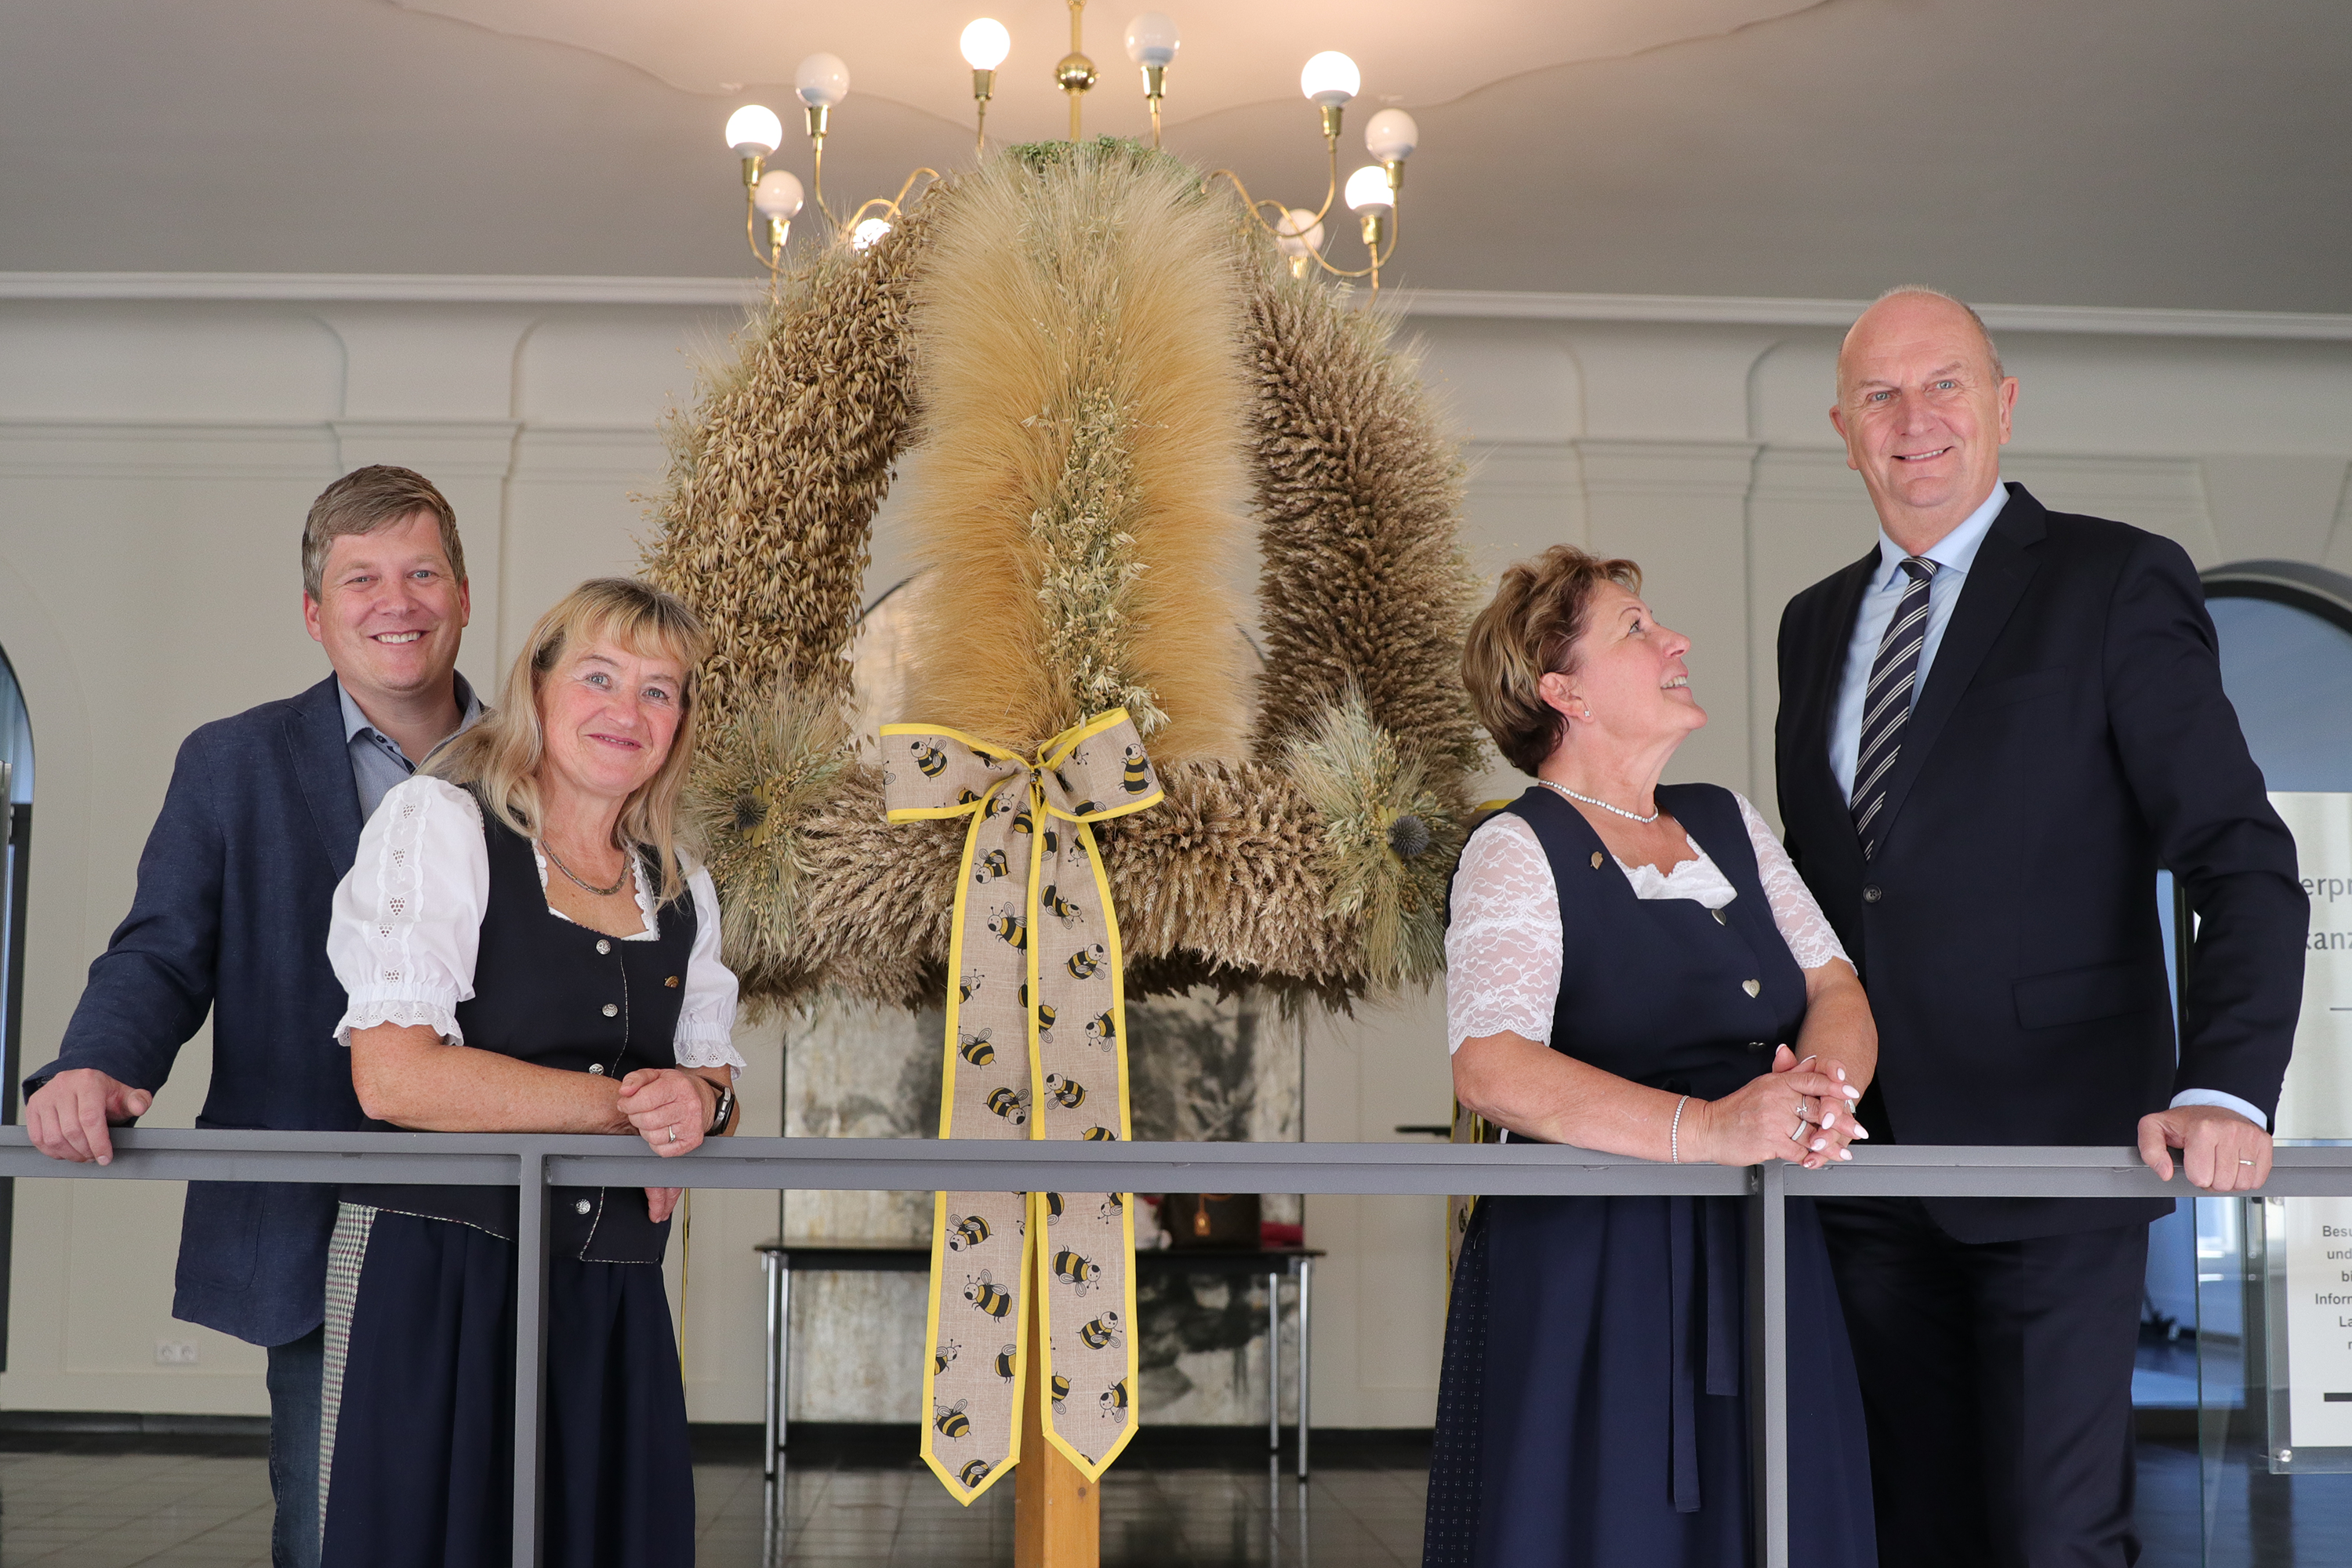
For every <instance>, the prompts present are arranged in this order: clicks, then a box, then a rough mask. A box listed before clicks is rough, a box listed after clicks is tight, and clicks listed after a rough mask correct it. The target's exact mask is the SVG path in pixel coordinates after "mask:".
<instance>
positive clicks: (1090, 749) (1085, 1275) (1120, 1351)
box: [881, 708, 1161, 1503]
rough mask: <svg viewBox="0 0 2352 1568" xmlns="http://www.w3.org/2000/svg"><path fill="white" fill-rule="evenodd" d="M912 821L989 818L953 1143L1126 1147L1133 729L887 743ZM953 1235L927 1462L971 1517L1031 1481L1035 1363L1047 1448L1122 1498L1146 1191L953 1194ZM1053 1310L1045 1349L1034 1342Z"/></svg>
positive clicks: (958, 973)
mask: <svg viewBox="0 0 2352 1568" xmlns="http://www.w3.org/2000/svg"><path fill="white" fill-rule="evenodd" d="M881 745H882V758H883V790H884V798H885V801H886V803H887V805H888V808H889V816H890V820H891V821H893V822H909V821H914V820H917V819H919V818H924V817H943V816H970V817H971V829H970V831H969V832H967V833H966V834H965V836H964V846H963V868H962V876H961V879H960V884H959V887H958V889H957V893H956V903H955V910H954V914H953V923H952V926H951V928H950V929H951V931H952V936H951V938H950V945H949V949H948V952H949V959H948V993H947V1047H946V1053H945V1054H946V1068H945V1076H944V1079H943V1083H942V1089H941V1094H940V1137H942V1138H1031V1139H1045V1138H1076V1139H1087V1140H1095V1141H1100V1140H1108V1139H1124V1138H1125V1137H1127V1136H1128V1121H1127V1018H1126V992H1125V985H1124V982H1123V980H1122V977H1121V974H1120V962H1119V947H1118V920H1117V919H1116V918H1115V916H1114V915H1113V913H1112V910H1111V900H1110V879H1109V877H1108V875H1107V874H1106V873H1105V871H1104V869H1103V862H1102V854H1101V851H1100V850H1099V849H1098V848H1097V846H1096V843H1095V837H1094V834H1093V832H1092V830H1091V829H1090V828H1089V826H1087V825H1088V824H1090V823H1096V822H1104V821H1108V819H1110V818H1111V817H1114V816H1126V815H1127V814H1128V813H1129V812H1133V811H1141V810H1142V809H1144V808H1145V807H1146V806H1149V805H1157V804H1158V803H1159V801H1160V793H1161V792H1160V778H1159V775H1158V773H1156V772H1155V771H1154V770H1153V768H1152V766H1151V762H1150V758H1149V757H1147V756H1146V755H1145V754H1144V750H1143V742H1142V740H1141V738H1140V737H1139V735H1138V734H1137V733H1136V729H1135V724H1134V721H1132V720H1130V719H1129V717H1128V713H1127V710H1125V709H1123V708H1122V709H1116V710H1112V711H1111V712H1108V713H1105V714H1103V715H1101V716H1100V717H1098V718H1096V719H1094V720H1091V721H1088V722H1087V723H1084V724H1081V725H1078V726H1076V728H1074V729H1070V730H1066V731H1063V732H1062V733H1061V734H1059V735H1056V736H1055V737H1054V739H1053V740H1051V741H1049V742H1046V743H1045V746H1044V747H1042V748H1041V749H1040V750H1039V752H1038V753H1037V755H1036V756H1035V758H1034V759H1032V758H1028V757H1024V756H1023V755H1021V754H1020V753H1018V752H1012V751H1008V750H1006V749H1004V748H1003V747H1002V746H995V745H991V744H990V743H988V742H985V741H979V740H974V739H973V738H972V737H971V736H970V735H965V734H961V733H959V732H957V731H953V730H944V729H938V728H931V727H926V726H923V725H919V724H886V725H884V726H883V727H882V730H881ZM936 1203H937V1207H936V1210H935V1212H934V1215H933V1217H932V1226H931V1300H930V1317H929V1327H928V1330H927V1342H926V1349H927V1351H928V1353H929V1359H928V1361H927V1363H926V1364H925V1367H924V1369H923V1405H924V1408H925V1411H926V1412H927V1415H926V1419H925V1425H924V1428H923V1444H922V1454H923V1460H924V1462H925V1463H926V1464H928V1465H929V1466H930V1467H931V1469H932V1471H933V1472H934V1473H936V1474H937V1475H938V1476H939V1478H940V1481H941V1482H943V1483H944V1484H945V1485H946V1487H947V1489H948V1490H949V1491H950V1493H952V1494H953V1495H954V1496H955V1498H956V1499H957V1500H959V1501H961V1502H966V1503H969V1502H971V1500H972V1499H974V1498H976V1497H978V1496H979V1495H980V1494H981V1493H982V1492H983V1491H985V1490H987V1489H988V1488H989V1487H990V1486H992V1485H993V1484H994V1483H995V1482H996V1480H997V1479H999V1478H1001V1477H1003V1476H1004V1475H1005V1474H1007V1473H1008V1472H1009V1471H1011V1469H1012V1468H1013V1462H1014V1460H1015V1459H1016V1458H1018V1456H1019V1453H1020V1447H1021V1391H1022V1388H1023V1385H1024V1379H1025V1378H1026V1377H1027V1376H1028V1373H1029V1358H1030V1356H1031V1355H1033V1354H1038V1355H1043V1356H1044V1357H1045V1363H1044V1364H1043V1365H1042V1366H1040V1367H1039V1368H1038V1369H1037V1372H1038V1376H1039V1378H1040V1380H1041V1381H1043V1382H1044V1383H1045V1385H1046V1387H1047V1388H1048V1389H1049V1390H1050V1393H1051V1395H1052V1398H1051V1402H1050V1404H1049V1405H1048V1406H1047V1408H1048V1410H1049V1411H1050V1413H1051V1416H1050V1420H1049V1422H1048V1424H1047V1428H1046V1433H1045V1436H1046V1437H1047V1439H1048V1440H1049V1441H1050V1442H1052V1443H1053V1445H1054V1447H1056V1448H1059V1449H1060V1450H1061V1451H1062V1452H1063V1453H1064V1454H1066V1455H1067V1456H1068V1457H1069V1459H1070V1461H1071V1462H1072V1463H1073V1464H1075V1465H1076V1466H1077V1468H1079V1469H1080V1470H1082V1471H1083V1472H1085V1474H1086V1476H1087V1479H1089V1480H1100V1479H1102V1473H1103V1471H1104V1470H1105V1469H1106V1468H1108V1467H1109V1465H1110V1462H1111V1460H1112V1459H1114V1458H1117V1457H1118V1451H1119V1450H1120V1449H1121V1448H1123V1447H1126V1446H1127V1442H1128V1439H1129V1437H1131V1436H1134V1435H1135V1426H1136V1410H1135V1393H1136V1373H1137V1371H1138V1358H1137V1352H1136V1344H1135V1339H1134V1333H1133V1327H1134V1323H1135V1223H1134V1215H1133V1198H1132V1194H1125V1193H941V1194H939V1196H938V1198H937V1200H936ZM1032 1289H1034V1291H1035V1292H1036V1298H1035V1305H1036V1321H1037V1324H1038V1328H1039V1332H1038V1335H1037V1342H1036V1343H1035V1344H1034V1345H1033V1344H1031V1343H1029V1342H1028V1339H1027V1336H1026V1335H1025V1334H1024V1331H1023V1324H1024V1322H1025V1321H1027V1318H1026V1316H1025V1309H1026V1307H1027V1306H1028V1292H1029V1291H1030V1290H1032Z"/></svg>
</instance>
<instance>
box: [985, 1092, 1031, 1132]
mask: <svg viewBox="0 0 2352 1568" xmlns="http://www.w3.org/2000/svg"><path fill="white" fill-rule="evenodd" d="M988 1109H989V1110H992V1111H994V1112H996V1114H997V1115H999V1116H1002V1117H1003V1118H1004V1120H1005V1121H1010V1122H1011V1123H1013V1126H1015V1127H1018V1126H1020V1125H1021V1124H1022V1123H1023V1122H1024V1121H1028V1120H1029V1107H1028V1105H1027V1104H1026V1103H1025V1102H1024V1100H1022V1098H1021V1091H1020V1090H1019V1089H1011V1088H1006V1089H990V1090H989V1091H988Z"/></svg>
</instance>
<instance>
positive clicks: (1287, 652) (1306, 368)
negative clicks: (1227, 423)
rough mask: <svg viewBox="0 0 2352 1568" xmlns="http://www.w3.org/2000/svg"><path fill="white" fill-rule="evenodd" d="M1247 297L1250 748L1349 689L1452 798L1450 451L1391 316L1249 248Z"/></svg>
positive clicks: (1459, 593) (1458, 636)
mask: <svg viewBox="0 0 2352 1568" xmlns="http://www.w3.org/2000/svg"><path fill="white" fill-rule="evenodd" d="M1255 266H1256V272H1257V276H1256V279H1255V287H1254V288H1253V289H1252V290H1251V293H1250V298H1249V311H1250V316H1249V332H1250V348H1251V353H1252V358H1253V368H1254V370H1255V378H1256V398H1255V427H1254V437H1255V461H1254V462H1253V463H1252V465H1251V472H1252V478H1253V479H1254V480H1255V485H1256V489H1257V504H1258V510H1259V515H1260V525H1259V531H1258V540H1259V548H1260V552H1261V563H1262V572H1263V577H1262V579H1261V583H1260V586H1259V590H1258V614H1259V622H1260V625H1261V626H1262V627H1263V629H1264V632H1265V656H1266V668H1265V676H1264V678H1263V679H1261V681H1260V683H1259V705H1258V715H1257V725H1256V729H1255V733H1254V734H1253V735H1252V737H1251V750H1252V754H1254V755H1255V756H1258V757H1261V758H1276V757H1280V756H1282V755H1283V754H1284V752H1285V749H1286V747H1287V746H1288V745H1289V743H1290V742H1292V741H1293V740H1294V739H1296V738H1297V737H1300V736H1303V735H1307V734H1310V733H1312V732H1313V731H1314V730H1315V727H1316V725H1317V723H1318V721H1319V716H1320V715H1321V714H1323V713H1324V712H1325V711H1326V710H1328V709H1330V708H1332V707H1333V706H1334V705H1336V704H1338V703H1339V702H1340V701H1341V700H1343V699H1344V697H1345V694H1346V693H1347V691H1348V690H1349V688H1350V687H1351V686H1352V687H1354V688H1355V689H1358V690H1360V692H1361V693H1362V700H1363V703H1364V706H1365V709H1366V710H1367V711H1368V712H1369V713H1370V716H1371V720H1372V721H1373V722H1374V723H1375V724H1377V725H1379V726H1380V728H1381V729H1383V730H1385V731H1388V732H1389V733H1390V734H1391V736H1393V737H1395V740H1396V743H1397V744H1398V745H1399V746H1401V747H1402V748H1403V749H1404V750H1405V751H1407V752H1412V753H1413V754H1415V755H1417V756H1419V757H1420V758H1421V759H1422V760H1423V762H1424V763H1427V764H1428V765H1429V767H1430V769H1431V782H1432V784H1433V785H1434V786H1435V787H1436V788H1438V789H1439V790H1440V791H1441V792H1444V793H1446V794H1448V795H1452V794H1453V793H1454V792H1455V791H1457V790H1458V788H1459V784H1458V780H1459V779H1460V777H1461V775H1462V774H1463V773H1465V772H1467V771H1469V770H1471V769H1474V768H1475V767H1476V766H1477V763H1478V755H1479V747H1480V741H1479V733H1478V728H1477V723H1476V721H1475V719H1474V718H1473V716H1472V714H1471V711H1470V704H1469V700H1468V698H1467V696H1466V694H1465V692H1464V691H1463V689H1462V675H1461V666H1462V642H1463V638H1464V637H1465V634H1466V633H1467V632H1468V630H1469V625H1470V616H1471V613H1472V607H1473V604H1474V602H1475V592H1476V589H1475V584H1474V583H1473V582H1472V579H1471V577H1470V574H1469V571H1468V568H1467V566H1466V565H1465V563H1464V560H1463V557H1462V554H1461V550H1460V546H1459V544H1458V543H1457V542H1456V528H1457V520H1458V518H1459V517H1460V515H1461V510H1462V478H1463V470H1462V459H1461V454H1460V448H1459V447H1458V446H1457V445H1456V444H1455V443H1454V441H1453V440H1451V439H1450V438H1448V437H1447V436H1446V435H1445V433H1444V427H1443V426H1442V423H1441V422H1440V420H1439V419H1438V417H1437V416H1436V413H1435V411H1434V409H1433V407H1432V406H1431V405H1430V401H1429V396H1428V395H1427V394H1426V393H1425V392H1424V391H1423V389H1422V386H1421V384H1420V382H1419V381H1418V379H1416V376H1415V368H1414V365H1413V363H1412V360H1411V359H1410V358H1409V357H1407V356H1406V355H1405V354H1404V353H1401V352H1400V351H1398V350H1397V349H1396V348H1395V347H1394V346H1393V345H1392V344H1391V342H1390V331H1391V326H1390V321H1389V319H1388V318H1386V317H1382V316H1379V315H1376V314H1374V313H1372V312H1370V311H1369V310H1351V309H1349V308H1348V307H1347V306H1346V305H1345V304H1344V303H1343V302H1342V300H1341V299H1340V298H1339V296H1336V295H1335V294H1334V293H1333V292H1332V291H1331V290H1330V289H1328V288H1327V287H1325V286H1324V285H1322V284H1320V283H1318V282H1316V281H1314V280H1313V279H1304V280H1302V279H1294V278H1293V277H1291V275H1290V271H1289V268H1287V266H1286V265H1285V264H1284V263H1283V262H1282V260H1281V259H1280V258H1279V257H1277V256H1276V254H1275V253H1274V248H1273V247H1272V246H1271V245H1262V246H1259V247H1255Z"/></svg>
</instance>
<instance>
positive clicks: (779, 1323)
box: [776, 1253, 793, 1476]
mask: <svg viewBox="0 0 2352 1568" xmlns="http://www.w3.org/2000/svg"><path fill="white" fill-rule="evenodd" d="M792 1422H793V1259H792V1255H791V1254H789V1253H786V1254H783V1255H782V1256H780V1257H778V1258H777V1259H776V1474H777V1475H779V1476H782V1474H783V1473H784V1449H785V1447H787V1446H789V1445H790V1443H791V1442H792Z"/></svg>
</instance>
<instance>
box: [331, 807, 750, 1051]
mask: <svg viewBox="0 0 2352 1568" xmlns="http://www.w3.org/2000/svg"><path fill="white" fill-rule="evenodd" d="M531 851H532V854H533V855H534V856H536V857H537V858H538V860H539V885H540V888H541V891H542V893H543V892H544V890H545V889H546V887H547V857H546V856H545V854H543V853H541V850H540V847H539V846H538V845H537V844H536V843H534V844H533V845H532V846H531ZM633 864H634V865H635V877H636V886H637V908H638V909H639V910H642V911H643V914H644V919H645V924H646V929H645V930H643V931H637V932H635V933H634V934H633V935H629V936H625V937H620V938H616V939H615V940H617V941H621V942H653V941H656V940H657V939H658V937H659V935H660V931H659V925H658V921H657V919H656V909H657V906H656V902H655V889H653V888H652V887H651V886H649V885H648V884H647V882H646V874H645V868H644V865H643V863H642V862H637V861H633ZM686 867H687V872H688V876H687V887H688V890H689V891H690V893H691V895H692V897H693V899H694V917H695V925H694V945H693V947H692V948H691V949H690V950H689V951H688V955H687V961H686V978H685V987H684V995H683V997H682V998H681V1000H680V1003H679V1008H678V1016H677V1038H676V1042H675V1048H676V1050H677V1063H678V1065H679V1066H680V1067H689V1068H710V1067H729V1068H735V1069H736V1070H738V1071H740V1070H741V1068H742V1067H743V1058H741V1057H740V1056H739V1055H737V1054H736V1051H735V1045H734V1033H735V976H734V974H733V973H731V972H730V970H729V969H728V967H727V966H726V965H725V964H724V963H720V962H719V891H718V889H716V888H714V887H713V886H712V885H711V882H710V873H709V871H707V870H704V869H703V868H701V867H700V866H699V865H698V864H696V863H695V862H694V861H693V860H692V859H691V858H688V860H687V862H686ZM489 898H490V852H489V845H488V842H487V841H486V840H485V839H484V838H483V837H482V808H481V806H480V805H479V804H478V802H477V801H476V800H475V799H474V797H473V796H472V795H469V794H467V792H466V791H465V790H463V789H460V788H459V787H457V785H456V784H450V783H449V782H447V781H446V780H445V779H437V778H431V777H427V776H423V775H420V776H418V777H415V778H412V779H408V780H405V781H404V782H403V783H401V784H397V785H395V786H394V788H393V789H392V790H391V792H390V793H388V794H387V795H385V796H384V797H383V805H380V806H378V807H377V808H376V813H375V815H374V816H371V817H370V818H368V822H367V826H365V827H364V828H362V829H361V830H360V852H359V858H357V859H356V860H355V861H353V862H352V868H351V871H350V873H349V874H348V875H347V876H345V877H344V878H343V879H342V882H341V885H339V886H338V887H337V888H336V889H335V902H334V909H333V913H332V915H331V917H330V919H329V921H328V924H327V959H328V962H329V963H332V964H333V965H334V967H335V978H337V979H338V980H341V982H342V983H343V990H344V992H345V994H347V995H348V996H349V997H350V999H351V1006H350V1008H349V1010H348V1011H346V1012H345V1013H344V1014H343V1016H342V1021H341V1023H339V1024H337V1025H336V1026H335V1037H336V1039H338V1040H340V1041H341V1043H342V1044H344V1045H346V1046H348V1045H350V1044H351V1043H352V1030H353V1029H365V1028H371V1027H373V1026H375V1025H378V1024H424V1025H427V1026H431V1027H432V1028H434V1029H436V1030H437V1031H438V1032H439V1033H440V1035H441V1037H442V1038H443V1039H446V1040H447V1041H448V1042H449V1043H450V1044H452V1045H462V1044H463V1043H464V1042H465V1032H464V1031H463V1030H462V1029H460V1028H459V1027H458V1026H457V1004H458V1003H460V1002H463V1001H467V1000H468V999H469V998H471V997H472V995H473V994H474V955H475V952H476V951H477V949H478V946H479V943H480V941H481V932H482V915H483V911H484V910H487V909H488V906H489ZM549 912H550V913H551V914H555V915H557V916H560V917H562V918H565V919H569V918H570V917H569V916H564V915H563V911H562V910H558V909H555V908H554V907H553V906H552V905H551V906H549Z"/></svg>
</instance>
